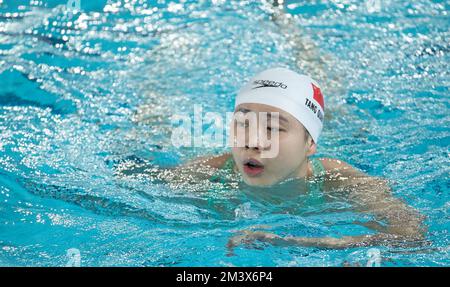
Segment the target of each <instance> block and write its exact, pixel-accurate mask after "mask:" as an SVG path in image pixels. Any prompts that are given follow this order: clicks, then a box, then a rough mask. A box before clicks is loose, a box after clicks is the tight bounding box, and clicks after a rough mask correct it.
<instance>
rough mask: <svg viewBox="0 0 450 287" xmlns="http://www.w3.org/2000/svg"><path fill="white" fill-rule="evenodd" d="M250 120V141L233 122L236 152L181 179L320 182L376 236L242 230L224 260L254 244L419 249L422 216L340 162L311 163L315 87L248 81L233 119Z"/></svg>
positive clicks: (287, 77) (262, 78) (246, 130)
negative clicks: (204, 175)
mask: <svg viewBox="0 0 450 287" xmlns="http://www.w3.org/2000/svg"><path fill="white" fill-rule="evenodd" d="M251 113H255V114H257V115H263V117H256V121H257V125H256V126H257V127H258V128H257V131H256V132H254V133H252V132H251V131H250V129H251V126H250V125H249V122H250V121H249V120H244V121H241V122H239V117H238V116H236V117H235V119H234V120H233V122H232V125H235V127H234V129H232V130H233V132H232V133H230V136H231V137H232V139H231V142H234V143H236V142H239V141H241V143H242V145H238V144H236V145H235V146H233V147H232V149H231V153H226V154H222V155H218V156H212V157H204V158H200V159H198V160H196V161H193V162H191V163H189V164H187V165H185V166H183V167H182V168H180V169H178V170H179V172H180V173H181V172H183V170H191V171H192V170H227V171H229V172H230V173H238V174H240V175H241V177H242V180H243V181H244V182H245V183H246V184H247V185H249V186H253V187H266V189H267V187H269V191H270V187H275V186H276V185H278V184H280V183H283V182H287V181H289V180H300V181H302V180H303V181H314V182H319V183H320V190H319V192H321V193H323V195H328V198H337V199H341V200H345V201H348V202H349V203H351V204H352V206H353V209H354V210H355V211H357V212H362V213H367V214H371V215H373V216H374V217H375V219H376V220H375V221H373V222H369V223H361V224H362V225H364V226H366V227H367V228H370V229H372V230H374V231H376V232H377V233H376V234H372V235H361V236H345V237H341V238H334V237H319V238H309V237H294V236H286V237H282V236H280V235H276V234H273V233H269V232H265V231H254V230H244V231H242V232H240V234H237V235H236V236H233V237H232V238H231V239H230V240H229V242H228V245H227V246H228V248H229V250H230V254H232V253H231V252H232V250H233V248H235V247H236V246H238V245H240V244H246V245H248V244H251V243H252V242H254V241H264V242H268V243H272V244H274V245H280V246H286V245H300V246H312V247H319V248H351V247H357V246H373V245H395V244H403V243H405V242H406V243H418V242H419V243H420V242H422V241H424V238H425V235H424V234H425V229H424V226H423V224H422V221H423V218H422V216H421V215H420V214H419V213H418V212H417V211H415V210H414V209H413V208H411V207H409V206H408V205H407V204H405V203H404V202H402V201H401V200H400V199H397V198H395V197H394V196H393V195H392V193H391V189H390V188H389V186H388V183H387V181H386V180H385V179H382V178H378V177H371V176H369V175H367V174H365V173H363V172H362V171H360V170H358V169H356V168H354V167H352V166H351V165H350V164H348V163H346V162H344V161H342V160H338V159H332V158H311V156H313V155H314V154H315V153H316V151H317V144H318V140H319V136H320V134H321V131H322V127H323V122H322V121H323V115H324V114H325V103H324V98H323V95H322V93H321V89H320V86H319V84H318V83H317V82H316V81H314V80H313V79H311V78H310V77H309V76H305V75H300V74H298V73H296V72H294V71H292V70H289V69H286V68H273V69H268V70H265V71H263V72H261V73H259V74H258V75H256V76H255V77H253V78H252V79H251V80H250V81H249V82H248V83H247V84H246V85H245V86H244V87H243V88H242V89H241V90H240V91H239V93H238V95H237V97H236V101H235V115H240V116H242V115H246V114H251ZM272 113H275V114H272ZM276 113H278V114H276ZM270 115H278V121H272V120H271V116H270ZM244 119H245V118H244ZM238 126H241V127H242V128H241V129H239V128H237V127H238ZM265 128H267V132H266V134H269V133H271V132H272V131H273V130H275V131H277V132H278V137H277V139H278V140H277V141H278V142H277V143H276V144H277V145H278V152H277V155H276V156H274V157H271V158H269V157H266V158H265V157H264V156H263V154H264V153H265V152H266V153H267V152H269V151H270V150H271V149H272V148H273V146H272V145H271V144H272V143H274V141H273V140H274V138H270V140H269V139H268V138H269V137H263V136H262V135H263V134H264V131H263V130H262V129H265ZM252 137H253V138H252ZM242 139H243V142H242ZM251 143H254V145H252V144H251ZM187 167H189V168H187ZM175 174H178V172H175ZM311 196H312V195H311ZM379 222H384V224H380V223H379Z"/></svg>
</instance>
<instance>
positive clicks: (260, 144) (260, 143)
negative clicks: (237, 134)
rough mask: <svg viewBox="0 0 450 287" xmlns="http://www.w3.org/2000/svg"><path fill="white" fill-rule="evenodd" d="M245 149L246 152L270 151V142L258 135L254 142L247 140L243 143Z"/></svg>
mask: <svg viewBox="0 0 450 287" xmlns="http://www.w3.org/2000/svg"><path fill="white" fill-rule="evenodd" d="M245 149H247V150H250V149H252V150H256V151H263V150H268V149H270V142H269V141H268V140H267V139H264V138H262V137H261V136H260V134H258V135H257V136H256V138H255V139H254V140H248V141H246V143H245Z"/></svg>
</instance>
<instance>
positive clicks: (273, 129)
mask: <svg viewBox="0 0 450 287" xmlns="http://www.w3.org/2000/svg"><path fill="white" fill-rule="evenodd" d="M267 130H268V131H278V132H282V131H284V130H283V129H281V128H276V127H267Z"/></svg>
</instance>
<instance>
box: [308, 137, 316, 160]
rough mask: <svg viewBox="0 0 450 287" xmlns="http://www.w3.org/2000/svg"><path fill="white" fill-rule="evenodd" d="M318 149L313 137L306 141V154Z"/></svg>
mask: <svg viewBox="0 0 450 287" xmlns="http://www.w3.org/2000/svg"><path fill="white" fill-rule="evenodd" d="M316 151H317V145H316V143H315V142H314V141H313V139H312V138H311V137H308V140H307V141H306V156H311V155H313V154H315V153H316Z"/></svg>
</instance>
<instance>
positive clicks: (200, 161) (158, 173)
mask: <svg viewBox="0 0 450 287" xmlns="http://www.w3.org/2000/svg"><path fill="white" fill-rule="evenodd" d="M230 156H231V154H230V153H225V154H222V155H217V156H203V157H199V158H196V159H194V160H191V161H188V162H187V163H184V164H181V165H179V166H177V167H172V168H160V167H157V166H152V165H151V164H150V163H145V164H139V163H134V162H125V163H122V164H121V165H120V166H118V167H117V168H116V175H119V176H137V177H139V176H142V175H145V176H150V177H151V178H152V179H153V180H154V181H156V182H165V183H177V182H183V183H196V182H198V181H199V180H205V179H209V178H210V176H211V173H213V172H214V171H215V170H216V169H218V168H220V167H221V166H223V164H224V163H225V161H226V160H227V159H228V158H229V157H230Z"/></svg>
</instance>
